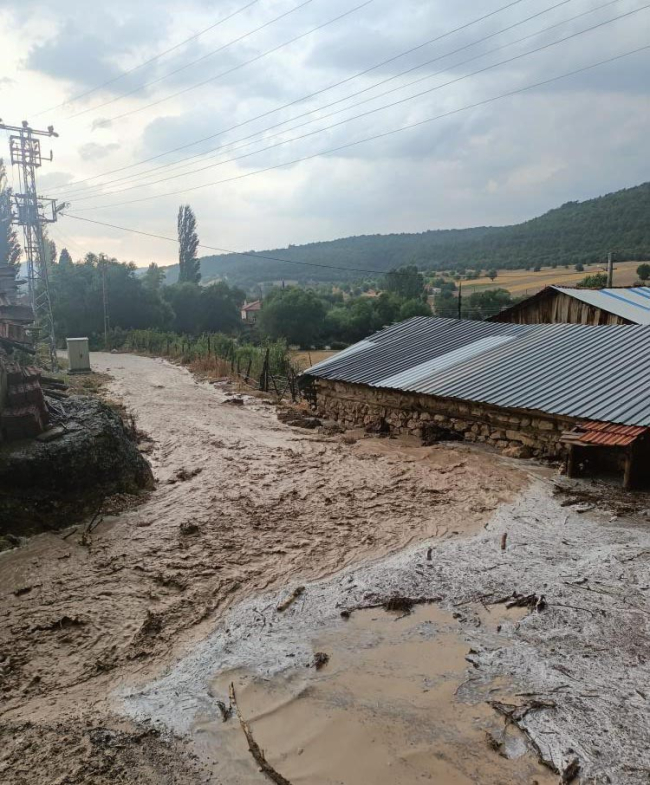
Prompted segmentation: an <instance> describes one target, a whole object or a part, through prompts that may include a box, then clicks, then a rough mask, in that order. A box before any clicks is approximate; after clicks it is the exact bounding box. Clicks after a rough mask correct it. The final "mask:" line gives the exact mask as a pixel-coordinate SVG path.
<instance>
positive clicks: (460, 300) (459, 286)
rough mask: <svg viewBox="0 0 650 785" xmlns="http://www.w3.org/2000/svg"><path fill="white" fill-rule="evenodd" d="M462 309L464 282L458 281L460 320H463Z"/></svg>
mask: <svg viewBox="0 0 650 785" xmlns="http://www.w3.org/2000/svg"><path fill="white" fill-rule="evenodd" d="M462 307H463V282H462V281H458V318H459V319H462V316H461V313H462Z"/></svg>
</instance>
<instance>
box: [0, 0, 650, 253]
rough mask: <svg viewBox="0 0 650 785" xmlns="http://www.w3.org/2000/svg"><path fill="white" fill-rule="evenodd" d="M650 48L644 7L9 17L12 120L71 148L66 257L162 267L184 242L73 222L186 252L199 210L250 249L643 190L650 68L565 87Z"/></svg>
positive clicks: (54, 187) (295, 5) (300, 0)
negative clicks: (183, 219)
mask: <svg viewBox="0 0 650 785" xmlns="http://www.w3.org/2000/svg"><path fill="white" fill-rule="evenodd" d="M482 17H483V18H482ZM616 17H621V18H618V19H616ZM610 20H612V21H610ZM602 23H605V24H602ZM597 25H599V27H596V28H595V29H592V30H589V28H594V27H595V26H597ZM188 39H189V40H188ZM522 39H524V40H522ZM562 39H566V40H562ZM649 44H650V8H646V7H645V0H614V1H613V2H609V3H606V0H564V2H561V0H518V1H516V2H513V1H512V0H480V2H479V1H478V0H472V1H470V0H460V2H459V1H457V0H456V1H455V2H454V1H452V0H401V1H400V2H399V3H395V2H394V0H369V1H366V2H364V0H257V1H256V2H251V0H212V1H210V0H184V2H183V3H178V2H176V0H174V2H172V0H138V2H133V0H129V1H128V2H127V0H107V1H106V2H105V3H102V4H96V3H88V2H87V0H57V2H56V3H52V2H49V1H48V0H22V2H21V3H20V4H11V6H9V4H8V3H7V2H6V0H0V117H2V119H3V121H4V122H5V123H10V124H20V122H21V121H22V120H28V121H29V122H30V124H31V125H32V126H33V127H34V128H46V127H47V126H49V125H53V126H54V127H55V130H56V131H57V132H58V134H59V137H58V138H53V139H45V140H44V141H43V150H44V153H45V154H46V155H49V151H50V150H52V154H53V160H52V161H49V160H47V161H45V162H44V164H43V167H42V168H41V169H40V170H39V173H38V184H39V191H40V193H41V194H42V195H46V196H48V197H50V198H56V199H57V200H59V201H65V202H67V203H69V207H67V208H66V211H65V212H66V213H67V215H65V214H64V215H63V216H62V217H61V218H60V220H59V221H58V222H57V223H56V224H55V225H53V226H52V227H51V230H50V236H51V237H52V239H53V240H54V241H55V242H56V243H57V246H58V247H59V248H61V247H64V246H65V247H67V248H68V249H69V251H70V252H71V254H72V256H73V258H75V259H77V258H81V257H82V256H83V255H84V254H85V253H87V252H89V251H93V252H100V251H102V252H105V253H108V254H109V255H111V256H115V257H117V258H118V259H120V260H121V261H134V262H135V263H136V264H137V265H139V266H144V265H147V264H149V263H150V262H152V261H154V262H157V263H158V264H161V265H166V264H173V263H175V262H176V256H177V250H176V246H175V245H174V243H171V242H165V241H163V240H159V239H155V238H150V237H144V236H139V235H135V234H130V233H127V232H124V231H122V230H121V229H112V228H108V227H105V226H99V225H95V224H91V223H87V222H82V221H79V220H77V219H75V218H72V217H71V216H73V215H74V216H78V217H83V218H85V219H88V220H92V221H100V222H104V223H109V224H113V225H116V226H120V227H128V228H132V229H137V230H139V231H142V232H146V233H150V234H159V235H164V236H166V237H170V238H174V237H175V235H176V214H177V211H178V206H179V205H180V204H190V205H191V206H192V208H193V209H194V211H195V213H196V216H197V223H198V230H199V236H200V240H201V242H202V243H205V244H206V245H210V246H212V247H215V248H223V249H224V250H233V251H248V250H251V249H256V250H264V249H271V248H281V247H284V246H287V245H290V244H293V245H298V244H302V243H306V242H311V241H319V240H328V239H335V238H338V237H346V236H349V235H360V234H377V233H381V234H386V233H393V232H421V231H425V230H428V229H446V228H462V227H468V226H477V225H504V224H511V223H517V222H520V221H522V220H526V219H528V218H532V217H534V216H536V215H539V214H541V213H543V212H545V211H546V210H549V209H551V208H553V207H557V206H559V205H561V204H563V203H564V202H567V201H573V200H583V199H587V198H591V197H594V196H599V195H601V194H604V193H608V192H611V191H615V190H618V189H619V188H624V187H630V186H634V185H638V184H639V183H642V182H645V181H647V180H650V156H648V141H647V140H648V134H649V132H650V78H649V75H650V49H647V48H646V49H645V50H643V51H641V52H637V53H635V54H630V55H629V56H626V57H622V58H619V59H616V60H613V61H612V62H609V63H606V64H604V65H600V66H598V67H596V68H592V69H588V70H581V71H580V73H577V74H574V75H572V76H568V77H566V78H559V79H556V78H555V77H561V76H562V75H563V74H567V73H568V72H572V71H578V70H580V69H584V68H585V67H586V66H590V65H593V64H595V63H598V62H599V61H603V60H608V59H610V58H617V57H618V56H619V55H623V54H626V53H629V52H632V51H633V50H636V49H639V48H640V47H647V46H648V45H649ZM542 47H544V48H542ZM533 50H540V51H533ZM479 71H480V73H477V72H479ZM549 80H552V81H549ZM542 82H545V84H540V83H542ZM535 85H536V86H535ZM359 115H362V116H359ZM206 137H211V138H210V139H207V140H206ZM370 137H375V138H373V139H370ZM200 140H206V141H200ZM177 148H183V149H177ZM0 156H2V157H5V158H7V157H8V139H7V137H6V135H5V134H4V133H0ZM187 159H189V160H187ZM10 175H11V173H10ZM13 176H14V178H15V177H16V176H17V172H14V173H13ZM204 253H208V252H207V251H205V252H204Z"/></svg>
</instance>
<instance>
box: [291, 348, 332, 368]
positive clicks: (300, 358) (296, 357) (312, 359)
mask: <svg viewBox="0 0 650 785" xmlns="http://www.w3.org/2000/svg"><path fill="white" fill-rule="evenodd" d="M333 354H336V352H334V351H330V350H327V351H314V352H303V351H300V350H297V349H296V350H295V351H292V352H291V359H292V361H293V363H294V364H295V365H296V366H297V367H298V369H299V370H301V371H304V370H305V369H307V368H310V367H311V366H312V365H316V363H319V362H322V361H323V360H327V358H328V357H331V356H332V355H333Z"/></svg>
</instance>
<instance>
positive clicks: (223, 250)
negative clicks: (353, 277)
mask: <svg viewBox="0 0 650 785" xmlns="http://www.w3.org/2000/svg"><path fill="white" fill-rule="evenodd" d="M63 215H65V217H66V218H73V219H74V220H75V221H85V222H86V223H91V224H96V225H97V226H106V227H108V228H109V229H117V230H119V231H122V232H130V233H131V234H140V235H142V236H143V237H152V238H154V239H156V240H166V241H167V242H169V243H175V244H176V245H178V240H177V239H175V238H173V237H165V236H164V235H162V234H153V233H152V232H143V231H141V230H139V229H129V228H128V227H126V226H117V225H116V224H109V223H105V222H104V221H95V220H93V219H91V218H83V217H81V216H80V215H70V214H69V213H63ZM197 247H198V248H205V249H206V250H208V251H219V252H221V253H226V254H232V255H234V256H248V257H251V258H253V259H268V260H270V261H273V262H284V263H285V264H293V265H298V266H301V267H323V268H325V269H326V270H344V271H346V272H353V273H373V274H375V275H386V274H387V272H388V271H386V270H368V269H364V268H362V267H341V266H339V265H334V264H320V263H318V262H298V261H292V260H291V259H280V258H279V257H277V256H269V255H268V254H260V253H246V252H244V251H232V250H230V249H229V248H217V247H215V246H213V245H205V243H199V244H198V246H197ZM405 274H406V273H400V275H405Z"/></svg>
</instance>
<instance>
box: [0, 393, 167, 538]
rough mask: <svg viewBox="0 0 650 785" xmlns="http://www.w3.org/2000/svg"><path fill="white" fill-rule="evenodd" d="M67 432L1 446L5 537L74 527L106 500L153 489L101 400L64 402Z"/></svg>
mask: <svg viewBox="0 0 650 785" xmlns="http://www.w3.org/2000/svg"><path fill="white" fill-rule="evenodd" d="M57 406H58V407H59V411H60V415H59V416H60V420H61V425H65V429H64V431H65V432H64V433H63V434H61V435H59V436H58V437H57V438H56V439H54V440H52V441H39V440H37V439H33V440H25V441H22V442H16V443H13V444H12V443H7V444H3V445H2V446H0V534H4V533H7V532H8V530H9V529H11V531H12V532H13V533H18V534H32V533H35V532H37V531H42V530H43V529H52V528H56V527H63V526H69V525H70V524H71V523H72V522H74V520H78V519H80V518H82V517H84V516H85V515H86V514H87V512H88V511H89V510H93V511H94V510H96V509H97V507H98V505H99V503H100V502H101V500H102V499H103V498H105V497H106V496H109V495H112V494H115V493H137V492H138V491H139V490H140V489H142V488H149V487H152V486H153V475H152V473H151V469H150V467H149V464H148V463H147V462H146V460H145V459H144V457H143V456H142V455H141V454H140V452H139V451H138V448H137V446H136V444H135V442H134V441H133V439H132V438H131V436H130V435H129V432H128V431H127V428H126V426H125V424H124V422H123V421H122V418H121V417H120V416H119V414H118V413H117V412H116V411H115V410H114V409H112V408H110V407H109V406H107V405H106V404H105V403H103V402H102V401H100V400H99V399H98V398H91V397H81V396H71V397H70V398H68V399H67V400H66V401H59V402H58V404H57Z"/></svg>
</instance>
